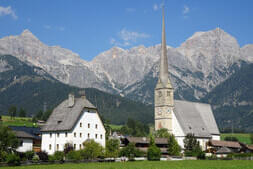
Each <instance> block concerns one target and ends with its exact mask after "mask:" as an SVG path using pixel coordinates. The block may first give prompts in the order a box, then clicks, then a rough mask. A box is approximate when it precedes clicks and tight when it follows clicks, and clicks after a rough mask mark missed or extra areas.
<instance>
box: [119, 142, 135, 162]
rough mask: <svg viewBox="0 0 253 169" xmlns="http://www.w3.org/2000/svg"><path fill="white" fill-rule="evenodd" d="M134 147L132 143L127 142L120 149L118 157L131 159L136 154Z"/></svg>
mask: <svg viewBox="0 0 253 169" xmlns="http://www.w3.org/2000/svg"><path fill="white" fill-rule="evenodd" d="M136 151H137V150H136V148H135V144H134V143H129V144H128V145H127V146H126V147H124V148H122V149H121V150H120V153H119V156H120V157H128V158H129V159H133V158H134V157H135V154H136Z"/></svg>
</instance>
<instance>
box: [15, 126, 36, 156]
mask: <svg viewBox="0 0 253 169" xmlns="http://www.w3.org/2000/svg"><path fill="white" fill-rule="evenodd" d="M13 132H14V133H15V135H16V137H17V138H18V140H19V146H18V148H17V151H18V152H27V151H32V150H33V140H34V139H35V138H34V136H32V135H31V134H29V133H27V132H25V131H17V130H14V131H13Z"/></svg>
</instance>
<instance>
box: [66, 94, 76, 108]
mask: <svg viewBox="0 0 253 169" xmlns="http://www.w3.org/2000/svg"><path fill="white" fill-rule="evenodd" d="M68 102H69V104H68V107H73V106H74V104H75V96H74V94H72V93H70V94H69V100H68Z"/></svg>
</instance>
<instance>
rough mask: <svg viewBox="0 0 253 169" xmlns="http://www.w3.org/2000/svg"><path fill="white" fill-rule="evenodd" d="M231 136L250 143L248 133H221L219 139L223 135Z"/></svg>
mask: <svg viewBox="0 0 253 169" xmlns="http://www.w3.org/2000/svg"><path fill="white" fill-rule="evenodd" d="M227 136H232V137H236V138H237V139H238V140H239V141H240V142H242V143H245V144H251V140H250V134H248V133H233V134H232V133H222V134H221V140H224V138H225V137H227Z"/></svg>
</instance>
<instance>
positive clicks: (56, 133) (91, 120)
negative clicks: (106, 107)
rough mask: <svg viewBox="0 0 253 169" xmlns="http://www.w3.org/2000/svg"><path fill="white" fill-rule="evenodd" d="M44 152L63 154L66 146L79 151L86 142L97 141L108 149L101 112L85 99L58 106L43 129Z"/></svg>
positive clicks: (68, 101)
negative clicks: (69, 145)
mask: <svg viewBox="0 0 253 169" xmlns="http://www.w3.org/2000/svg"><path fill="white" fill-rule="evenodd" d="M41 132H42V143H41V149H42V151H46V152H47V153H48V154H53V153H54V152H55V151H63V150H64V146H65V144H66V143H70V144H72V145H73V146H74V149H75V150H79V149H82V148H83V142H84V141H86V140H87V139H93V140H94V141H96V142H97V143H99V144H101V145H102V146H103V147H105V128H104V125H103V123H102V121H101V119H100V117H99V115H98V112H97V108H96V107H95V106H94V105H92V104H91V103H90V102H89V101H88V100H87V99H86V97H85V96H82V97H81V98H75V97H74V95H73V94H69V98H68V99H67V100H65V101H63V102H62V103H61V104H60V105H58V106H57V107H56V108H55V109H54V110H53V112H52V114H51V115H50V117H49V119H48V120H47V122H46V124H45V125H44V126H43V128H42V129H41Z"/></svg>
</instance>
